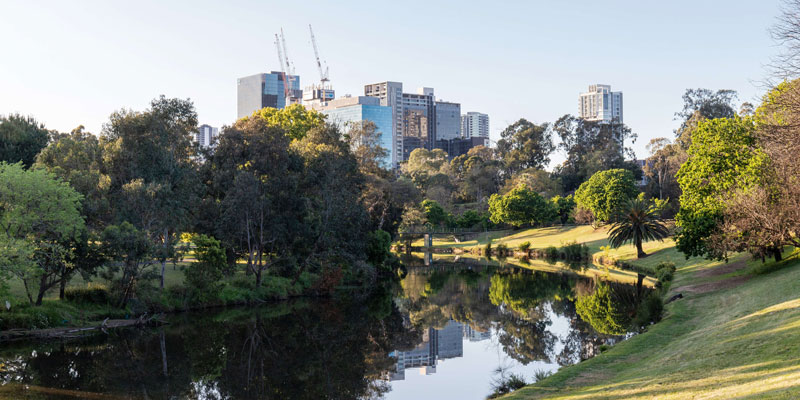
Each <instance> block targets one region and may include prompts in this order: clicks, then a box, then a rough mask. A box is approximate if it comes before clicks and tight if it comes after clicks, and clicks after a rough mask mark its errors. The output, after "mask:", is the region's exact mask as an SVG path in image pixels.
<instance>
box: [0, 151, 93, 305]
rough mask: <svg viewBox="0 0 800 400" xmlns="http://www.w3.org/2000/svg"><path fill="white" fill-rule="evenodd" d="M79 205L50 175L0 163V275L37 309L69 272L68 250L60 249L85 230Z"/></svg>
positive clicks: (75, 194) (78, 199)
mask: <svg viewBox="0 0 800 400" xmlns="http://www.w3.org/2000/svg"><path fill="white" fill-rule="evenodd" d="M80 203H81V195H80V194H79V193H78V192H76V191H75V190H74V189H72V188H71V187H70V186H69V185H68V184H67V183H65V182H62V181H61V180H59V179H58V178H56V177H55V176H54V175H53V174H50V173H48V172H46V171H44V170H25V169H23V165H22V163H21V162H20V163H17V164H6V163H4V162H0V274H2V275H5V276H8V275H10V274H13V275H15V276H17V277H18V278H20V279H21V280H22V282H23V284H24V285H25V292H26V293H27V295H28V300H29V301H30V302H31V304H36V305H41V304H42V299H43V298H44V294H45V293H46V292H47V290H49V289H50V288H52V287H54V286H55V285H57V284H59V283H61V280H62V279H65V274H63V268H65V266H68V267H72V265H69V261H70V259H71V257H72V256H73V252H74V249H73V248H71V247H68V246H65V243H69V242H70V240H71V239H72V238H76V237H78V236H80V235H81V233H82V232H83V231H84V229H85V226H84V222H83V219H82V218H81V215H80ZM0 277H2V276H0ZM31 291H33V293H35V295H36V298H35V300H34V297H33V296H34V295H33V293H31Z"/></svg>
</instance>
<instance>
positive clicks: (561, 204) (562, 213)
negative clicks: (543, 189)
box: [550, 194, 576, 225]
mask: <svg viewBox="0 0 800 400" xmlns="http://www.w3.org/2000/svg"><path fill="white" fill-rule="evenodd" d="M550 203H552V204H553V209H554V210H555V213H556V215H557V217H558V220H559V222H561V224H562V225H564V224H566V223H568V222H570V219H571V218H572V217H573V212H574V211H575V206H576V204H575V198H574V197H573V196H572V195H571V194H570V195H568V196H565V197H561V196H553V197H552V198H551V199H550Z"/></svg>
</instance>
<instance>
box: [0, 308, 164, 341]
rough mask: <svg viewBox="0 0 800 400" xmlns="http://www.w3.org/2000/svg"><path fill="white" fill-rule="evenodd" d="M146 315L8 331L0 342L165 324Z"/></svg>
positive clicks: (71, 336)
mask: <svg viewBox="0 0 800 400" xmlns="http://www.w3.org/2000/svg"><path fill="white" fill-rule="evenodd" d="M146 315H147V314H145V315H142V316H140V317H139V318H136V319H108V318H106V319H105V320H103V322H101V323H98V324H97V325H93V326H85V327H64V328H47V329H9V330H7V331H2V332H0V341H6V340H20V339H30V338H37V339H67V338H76V337H81V336H87V335H91V334H94V333H96V331H102V332H104V333H107V329H114V328H125V327H131V326H140V327H141V326H158V325H164V324H166V323H167V322H166V321H164V320H162V319H160V315H153V316H151V317H150V318H145V317H146Z"/></svg>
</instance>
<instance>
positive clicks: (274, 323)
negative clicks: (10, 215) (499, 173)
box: [0, 262, 627, 399]
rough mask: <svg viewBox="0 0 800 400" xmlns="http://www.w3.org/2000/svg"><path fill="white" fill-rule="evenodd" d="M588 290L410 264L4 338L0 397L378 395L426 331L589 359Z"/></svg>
mask: <svg viewBox="0 0 800 400" xmlns="http://www.w3.org/2000/svg"><path fill="white" fill-rule="evenodd" d="M420 264H422V263H421V262H420ZM598 287H599V286H598ZM624 290H627V289H625V288H621V289H619V290H617V292H619V293H621V292H622V291H624ZM595 293H598V290H597V289H596V286H595V284H594V283H592V281H590V280H588V279H587V278H582V277H578V276H576V275H569V274H567V275H561V274H552V273H544V272H535V271H528V270H521V269H518V268H507V267H497V266H487V265H464V264H445V265H441V264H440V263H434V265H433V266H432V267H420V266H416V265H415V264H413V263H410V264H409V265H408V268H407V274H406V276H405V277H404V279H402V281H401V282H400V285H398V287H396V288H391V287H383V288H379V289H378V290H375V291H374V292H373V294H372V295H370V296H369V297H363V296H362V297H360V296H359V295H356V294H353V293H347V294H344V295H342V296H340V298H337V299H314V300H311V299H307V300H303V301H293V302H282V303H275V304H270V305H265V306H263V307H259V308H255V309H254V308H249V309H247V308H236V309H227V310H222V311H215V312H202V313H190V314H182V315H175V316H172V317H171V318H170V324H169V325H167V326H164V327H161V328H157V329H128V330H118V331H113V332H111V333H110V334H109V335H108V336H95V337H92V338H86V339H79V340H72V341H64V342H46V343H42V342H38V343H14V344H10V345H9V344H6V345H5V346H4V347H3V348H2V349H1V350H0V363H2V368H0V380H2V381H1V382H0V384H2V386H0V397H9V398H19V397H28V398H61V397H60V395H66V394H67V393H68V394H69V395H71V396H78V397H81V396H83V397H86V396H89V395H90V394H94V393H105V394H111V395H124V396H133V397H137V398H149V399H166V398H182V397H189V398H207V399H253V398H263V399H285V398H292V399H312V398H313V399H318V398H348V399H349V398H380V397H382V396H383V395H384V394H385V393H386V392H387V391H389V390H391V383H390V382H389V379H392V377H393V376H394V375H393V374H394V373H396V372H398V371H397V368H398V366H397V365H396V362H397V359H396V358H395V357H393V356H397V355H398V354H401V353H402V352H404V351H409V350H412V349H414V348H416V347H418V345H420V343H424V342H423V333H425V336H426V337H430V335H431V333H432V332H433V331H434V330H437V329H438V330H441V332H442V333H441V334H442V335H445V331H446V332H447V335H450V336H452V335H453V334H455V335H456V336H455V338H453V337H449V339H448V340H485V339H487V338H489V337H490V335H489V334H488V333H487V332H492V335H491V340H492V343H494V344H495V345H496V346H497V347H498V348H500V349H502V351H503V352H504V353H505V354H506V355H508V356H509V357H510V358H512V359H514V360H516V361H518V362H519V363H521V364H523V365H525V364H528V363H531V362H533V361H543V362H548V363H557V364H559V365H567V364H572V363H575V362H577V361H579V360H582V359H585V358H588V357H591V356H593V355H595V354H596V353H597V351H598V350H597V349H598V347H599V346H600V345H601V344H603V343H610V342H614V341H616V340H618V339H619V337H618V336H609V335H605V334H600V333H597V332H596V331H595V329H593V328H592V326H591V325H590V324H589V323H586V322H584V321H583V320H582V319H581V318H580V317H579V313H578V312H576V306H575V301H576V299H578V298H579V297H581V296H593V295H594V294H595ZM600 293H602V291H601V292H600ZM615 293H616V292H615ZM611 297H612V298H619V297H620V296H611ZM587 315H588V314H587ZM555 318H559V319H560V320H564V319H565V320H567V321H568V322H569V327H568V330H567V331H563V332H560V333H559V332H556V331H554V330H553V320H554V319H555ZM452 321H457V322H458V323H460V325H459V324H456V323H455V322H452ZM454 324H455V325H454ZM456 325H457V326H456ZM445 327H447V328H446V329H444V328H445ZM453 329H456V331H453ZM462 329H463V337H464V338H468V339H462V336H461V335H462V333H461V330H462ZM451 331H452V332H451ZM437 332H438V331H437ZM442 337H443V338H444V336H442ZM443 340H444V339H443ZM459 344H460V342H459ZM390 354H391V355H392V356H390ZM449 354H450V357H452V356H455V357H461V356H462V354H460V353H458V352H457V351H456V352H453V351H451V353H449ZM434 362H435V360H434ZM480 378H481V379H485V381H486V382H487V385H488V383H489V381H490V379H491V377H490V376H485V377H480ZM470 379H472V377H470ZM59 391H65V392H59ZM66 391H70V392H66Z"/></svg>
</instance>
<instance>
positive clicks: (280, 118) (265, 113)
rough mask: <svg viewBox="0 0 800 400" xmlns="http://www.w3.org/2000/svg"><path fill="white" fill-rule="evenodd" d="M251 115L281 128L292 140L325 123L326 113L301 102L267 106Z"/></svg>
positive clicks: (300, 137)
mask: <svg viewBox="0 0 800 400" xmlns="http://www.w3.org/2000/svg"><path fill="white" fill-rule="evenodd" d="M251 117H258V118H261V119H263V120H264V121H266V122H267V124H268V125H270V126H272V127H276V128H280V129H282V130H283V131H284V133H285V134H286V136H288V137H289V138H290V139H292V140H300V139H302V138H303V137H305V135H306V133H308V131H310V130H311V129H313V128H320V127H322V126H324V125H325V114H322V113H320V112H318V111H315V110H309V109H306V108H305V107H303V106H302V105H300V104H292V105H289V106H286V107H284V108H281V109H278V108H272V107H266V108H262V109H260V110H258V111H255V112H254V113H253V115H252V116H251Z"/></svg>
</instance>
